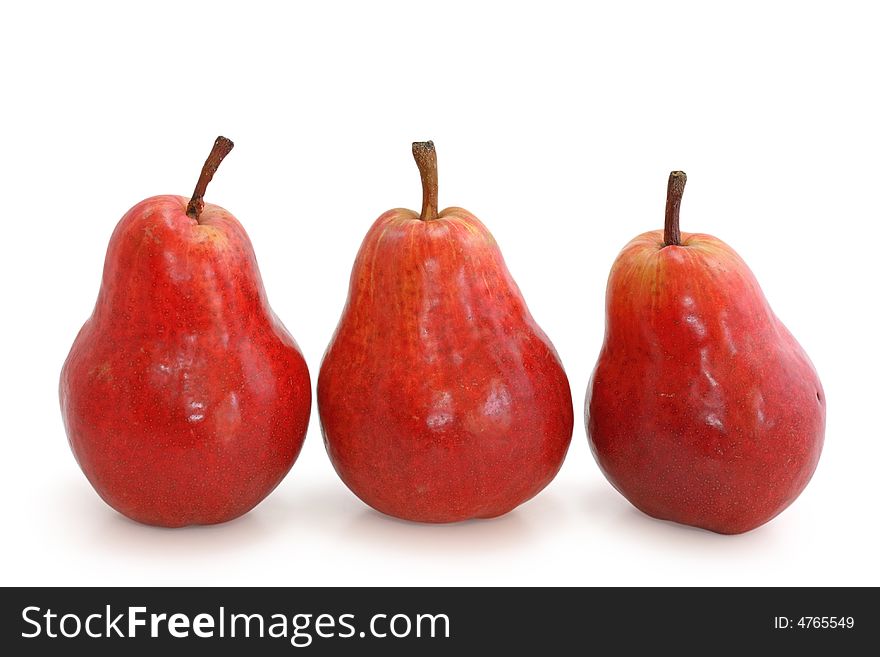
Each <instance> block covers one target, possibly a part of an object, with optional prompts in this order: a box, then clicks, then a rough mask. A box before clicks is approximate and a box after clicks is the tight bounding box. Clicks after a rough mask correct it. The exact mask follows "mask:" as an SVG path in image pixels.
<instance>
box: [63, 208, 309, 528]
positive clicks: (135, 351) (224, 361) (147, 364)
mask: <svg viewBox="0 0 880 657" xmlns="http://www.w3.org/2000/svg"><path fill="white" fill-rule="evenodd" d="M186 206H187V201H186V199H184V198H182V197H179V196H156V197H152V198H149V199H147V200H145V201H142V202H141V203H139V204H137V205H136V206H134V207H133V208H132V209H131V210H129V211H128V213H126V215H125V216H124V217H123V218H122V219H121V220H120V222H119V224H118V225H117V227H116V230H115V231H114V233H113V236H112V237H111V239H110V244H109V246H108V249H107V257H106V260H105V264H104V274H103V279H102V283H101V290H100V293H99V295H98V300H97V303H96V305H95V309H94V312H93V314H92V316H91V317H90V318H89V320H88V321H87V322H86V323H85V325H84V326H83V327H82V329H81V331H80V333H79V335H78V336H77V338H76V341H75V342H74V344H73V347H72V349H71V351H70V354H69V356H68V358H67V360H66V362H65V363H64V367H63V370H62V373H61V384H60V397H61V411H62V416H63V419H64V424H65V427H66V429H67V435H68V439H69V442H70V446H71V448H72V449H73V453H74V455H75V456H76V459H77V461H78V462H79V465H80V467H81V468H82V470H83V472H84V473H85V474H86V476H87V477H88V479H89V481H90V482H91V483H92V485H93V486H94V488H95V490H96V491H97V492H98V494H99V495H100V496H101V497H102V498H103V499H104V500H105V501H106V502H107V503H108V504H109V505H110V506H112V507H113V508H115V509H116V510H118V511H119V512H120V513H123V514H125V515H126V516H128V517H129V518H132V519H134V520H137V521H139V522H143V523H148V524H152V525H161V526H167V527H179V526H182V525H190V524H212V523H218V522H224V521H227V520H231V519H232V518H235V517H237V516H240V515H242V514H243V513H245V512H247V511H248V510H250V509H251V508H252V507H254V506H255V505H256V504H257V503H259V502H260V501H261V500H262V499H263V498H264V497H265V496H266V495H268V494H269V492H271V491H272V489H273V488H274V487H275V486H276V485H277V484H278V483H279V482H280V481H281V479H282V478H283V477H284V475H285V474H286V473H287V471H288V470H289V469H290V467H291V466H292V465H293V462H294V461H295V459H296V457H297V455H298V454H299V451H300V448H301V446H302V442H303V439H304V437H305V432H306V427H307V424H308V418H309V412H310V408H311V390H310V383H309V373H308V369H307V367H306V364H305V361H304V360H303V357H302V354H301V353H300V351H299V348H298V347H297V345H296V342H295V341H294V340H293V338H292V337H291V336H290V334H289V333H288V332H287V331H286V329H285V328H284V326H283V325H282V324H281V322H280V321H279V320H278V318H277V317H276V316H275V315H274V313H273V312H272V310H271V308H270V307H269V304H268V301H267V299H266V294H265V291H264V289H263V284H262V280H261V278H260V273H259V269H258V267H257V262H256V258H255V256H254V252H253V248H252V247H251V243H250V240H249V239H248V237H247V234H246V233H245V231H244V229H243V228H242V227H241V225H240V224H239V223H238V221H237V220H236V219H235V218H234V217H233V216H232V215H231V214H230V213H228V212H227V211H226V210H224V209H222V208H220V207H218V206H215V205H211V204H208V205H205V207H204V210H203V211H202V213H201V215H200V217H199V222H198V223H197V222H196V221H195V220H194V219H192V218H190V217H189V216H187V215H186Z"/></svg>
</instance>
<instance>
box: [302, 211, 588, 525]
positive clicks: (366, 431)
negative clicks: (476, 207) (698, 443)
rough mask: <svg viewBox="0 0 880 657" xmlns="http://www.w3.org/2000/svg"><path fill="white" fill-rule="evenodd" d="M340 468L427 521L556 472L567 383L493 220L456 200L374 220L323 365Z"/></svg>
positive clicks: (463, 512)
mask: <svg viewBox="0 0 880 657" xmlns="http://www.w3.org/2000/svg"><path fill="white" fill-rule="evenodd" d="M318 407H319V412H320V415H321V425H322V429H323V432H324V441H325V444H326V447H327V452H328V454H329V455H330V459H331V461H332V462H333V465H334V467H335V468H336V471H337V472H338V473H339V476H340V477H341V478H342V480H343V481H344V482H345V483H346V485H348V487H349V488H350V489H351V490H352V491H353V492H354V493H355V494H356V495H357V496H358V497H360V498H361V499H362V500H363V501H364V502H366V503H367V504H369V505H370V506H372V507H374V508H375V509H378V510H379V511H381V512H383V513H386V514H388V515H392V516H396V517H398V518H403V519H406V520H413V521H421V522H433V523H443V522H454V521H459V520H466V519H470V518H491V517H494V516H499V515H501V514H504V513H506V512H508V511H510V510H511V509H513V508H515V507H516V506H518V505H519V504H522V503H523V502H525V501H526V500H528V499H530V498H531V497H532V496H534V495H536V494H537V493H538V492H539V491H540V490H541V489H543V488H544V487H545V486H546V485H547V484H548V483H549V482H550V481H551V480H552V479H553V477H554V476H555V474H556V473H557V471H558V470H559V468H560V466H561V465H562V461H563V459H564V458H565V454H566V451H567V449H568V446H569V443H570V441H571V434H572V423H573V409H572V400H571V390H570V387H569V383H568V379H567V377H566V375H565V372H564V371H563V368H562V364H561V363H560V361H559V357H558V356H557V354H556V351H555V350H554V348H553V345H552V344H551V343H550V341H549V340H548V339H547V337H546V336H545V335H544V333H543V332H542V331H541V329H540V328H539V327H538V325H537V324H536V323H535V321H534V320H533V319H532V316H531V315H530V313H529V311H528V309H527V308H526V304H525V302H524V300H523V298H522V295H521V294H520V292H519V289H518V288H517V286H516V283H514V281H513V279H512V277H511V276H510V274H509V273H508V270H507V267H506V266H505V264H504V261H503V258H502V256H501V252H500V251H499V249H498V246H497V244H496V243H495V240H494V239H493V237H492V235H491V234H490V233H489V231H488V230H487V229H486V228H485V226H483V224H481V223H480V222H479V221H478V220H477V219H476V218H475V217H474V216H472V215H471V214H470V213H468V212H467V211H465V210H462V209H461V208H448V209H446V210H444V211H443V212H440V213H439V215H437V216H436V217H435V218H432V219H430V220H428V221H424V220H422V219H421V218H420V217H419V215H418V214H417V213H415V212H412V211H410V210H403V209H397V210H391V211H389V212H387V213H385V214H383V215H382V216H381V217H379V219H377V220H376V222H375V223H374V224H373V226H372V228H371V229H370V231H369V233H368V234H367V236H366V238H365V239H364V242H363V244H362V246H361V249H360V252H359V253H358V255H357V259H356V260H355V263H354V267H353V270H352V274H351V285H350V289H349V295H348V300H347V303H346V306H345V309H344V311H343V313H342V318H341V320H340V322H339V326H338V328H337V330H336V333H335V335H334V337H333V339H332V341H331V343H330V346H329V348H328V350H327V352H326V354H325V357H324V360H323V363H322V365H321V371H320V375H319V378H318Z"/></svg>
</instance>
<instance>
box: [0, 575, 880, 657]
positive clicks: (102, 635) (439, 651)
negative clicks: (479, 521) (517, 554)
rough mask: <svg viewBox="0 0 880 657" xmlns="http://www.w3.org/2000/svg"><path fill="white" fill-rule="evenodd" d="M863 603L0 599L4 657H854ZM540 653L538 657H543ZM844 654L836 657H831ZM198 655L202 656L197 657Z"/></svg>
mask: <svg viewBox="0 0 880 657" xmlns="http://www.w3.org/2000/svg"><path fill="white" fill-rule="evenodd" d="M874 594H875V591H874V590H873V589H842V588H802V589H801V588H788V589H779V588H768V589H754V588H735V589H708V588H647V589H645V588H588V589H585V588H563V589H549V588H494V589H486V588H480V589H462V588H436V589H423V588H270V589H260V588H197V589H188V588H180V589H173V588H170V589H169V588H138V589H126V588H45V589H40V588H21V589H14V588H13V589H10V588H7V589H3V592H2V597H3V601H2V609H0V613H2V628H3V633H2V648H3V653H4V654H7V655H19V654H60V653H61V651H62V650H65V649H73V650H77V651H79V650H80V649H82V650H85V651H88V652H87V654H89V655H119V654H126V655H140V654H145V655H146V654H156V651H157V650H161V654H162V655H178V654H180V655H192V654H193V650H194V649H195V650H197V651H202V650H204V651H208V650H210V651H211V652H212V653H213V654H261V655H262V654H267V655H276V654H277V655H282V654H297V653H306V654H314V655H325V654H326V655H331V654H333V655H338V654H355V653H362V652H364V651H367V653H368V654H372V653H374V652H381V654H388V655H396V654H400V655H404V654H406V655H411V654H418V655H445V654H451V653H453V651H455V652H457V651H460V650H469V649H474V650H476V649H491V650H492V652H493V654H497V651H502V650H510V651H514V652H513V653H512V654H529V653H531V652H534V653H535V654H554V652H556V651H560V652H561V651H562V650H567V651H571V650H572V649H576V650H577V651H578V652H582V653H590V652H594V651H597V650H598V649H600V648H602V647H604V648H611V649H612V650H613V652H615V653H618V652H622V653H623V654H626V653H629V652H630V651H634V650H636V649H638V648H641V649H644V648H645V647H648V648H650V649H652V650H653V649H661V648H662V649H675V651H676V654H691V653H694V654H696V653H707V652H713V651H717V650H718V649H723V651H724V652H728V651H730V650H735V649H738V648H742V649H743V650H744V651H749V653H753V652H755V650H758V652H759V653H760V654H764V653H765V651H769V650H775V649H780V650H793V649H796V648H801V647H805V648H810V649H811V650H823V649H827V650H829V651H835V653H831V654H853V653H852V652H849V651H851V650H855V649H857V648H861V649H864V648H867V647H868V646H871V645H875V644H876V624H877V612H878V604H877V603H876V601H875V597H874ZM548 651H549V652H548ZM840 651H844V652H840ZM196 654H201V653H200V652H199V653H196Z"/></svg>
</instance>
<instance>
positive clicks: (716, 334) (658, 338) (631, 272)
mask: <svg viewBox="0 0 880 657" xmlns="http://www.w3.org/2000/svg"><path fill="white" fill-rule="evenodd" d="M663 242H664V240H663V232H662V231H653V232H649V233H645V234H643V235H640V236H639V237H637V238H636V239H634V240H633V241H631V242H630V243H629V244H628V245H627V246H626V247H625V248H624V249H623V251H622V252H621V253H620V255H619V256H618V257H617V260H616V261H615V263H614V265H613V267H612V269H611V274H610V277H609V280H608V288H607V297H606V332H605V341H604V344H603V346H602V351H601V354H600V356H599V360H598V363H597V365H596V368H595V370H594V372H593V376H592V379H591V383H590V389H589V391H588V393H587V408H586V411H587V413H586V421H587V430H588V433H589V438H590V442H591V447H592V449H593V453H594V456H595V457H596V460H597V461H598V463H599V465H600V467H601V469H602V470H603V472H604V473H605V475H606V477H607V478H608V479H609V480H610V481H611V483H612V484H613V485H614V486H615V487H616V488H617V489H618V490H619V491H620V492H621V493H622V494H623V495H624V496H625V497H626V498H627V499H628V500H629V501H630V502H632V503H633V504H634V505H635V506H636V507H637V508H639V509H640V510H642V511H643V512H645V513H647V514H649V515H651V516H654V517H657V518H661V519H665V520H673V521H676V522H680V523H684V524H688V525H695V526H698V527H702V528H705V529H709V530H712V531H715V532H719V533H725V534H736V533H741V532H745V531H748V530H750V529H753V528H755V527H757V526H759V525H761V524H763V523H765V522H767V521H768V520H770V519H771V518H773V517H774V516H776V515H777V514H778V513H780V512H781V511H782V510H783V509H785V508H786V507H787V506H788V505H789V504H791V502H792V501H794V499H795V498H796V497H797V496H798V495H799V494H800V492H801V491H802V490H803V489H804V487H805V486H806V485H807V483H808V482H809V480H810V478H811V476H812V475H813V472H814V470H815V469H816V464H817V463H818V460H819V455H820V453H821V450H822V444H823V440H824V432H825V395H824V392H823V390H822V385H821V383H820V382H819V378H818V376H817V374H816V371H815V369H814V367H813V365H812V363H811V362H810V359H809V358H808V357H807V355H806V353H804V350H803V349H802V348H801V347H800V345H799V344H798V343H797V341H796V340H795V339H794V337H792V335H791V333H789V331H788V330H787V329H786V328H785V326H783V324H782V322H781V321H779V319H778V318H777V317H776V316H775V315H774V313H773V311H772V310H771V309H770V306H769V304H768V303H767V300H766V299H765V298H764V294H763V292H762V291H761V288H760V286H759V285H758V282H757V281H756V279H755V277H754V276H753V275H752V272H751V271H750V270H749V268H748V267H747V266H746V264H745V263H744V262H743V260H742V259H741V258H740V257H739V256H738V255H737V254H736V252H734V251H733V249H731V248H730V247H729V246H727V245H726V244H725V243H724V242H722V241H721V240H718V239H716V238H714V237H711V236H709V235H703V234H688V233H682V243H681V245H676V246H664V245H663Z"/></svg>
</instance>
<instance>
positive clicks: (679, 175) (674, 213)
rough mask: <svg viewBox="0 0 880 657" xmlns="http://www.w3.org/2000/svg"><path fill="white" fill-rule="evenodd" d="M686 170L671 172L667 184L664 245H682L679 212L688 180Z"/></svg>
mask: <svg viewBox="0 0 880 657" xmlns="http://www.w3.org/2000/svg"><path fill="white" fill-rule="evenodd" d="M687 179H688V177H687V174H686V173H685V172H684V171H673V172H672V173H670V174H669V183H668V184H667V185H666V223H665V225H664V227H663V246H681V231H680V230H679V228H678V213H679V210H681V196H682V194H684V186H685V183H686V182H687Z"/></svg>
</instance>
